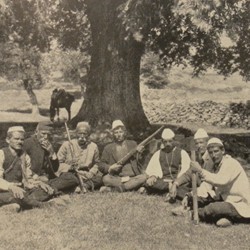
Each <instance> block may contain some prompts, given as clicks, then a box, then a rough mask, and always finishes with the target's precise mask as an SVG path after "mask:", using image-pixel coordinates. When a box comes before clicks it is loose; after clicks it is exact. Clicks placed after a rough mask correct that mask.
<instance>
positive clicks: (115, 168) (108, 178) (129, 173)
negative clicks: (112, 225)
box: [99, 120, 146, 192]
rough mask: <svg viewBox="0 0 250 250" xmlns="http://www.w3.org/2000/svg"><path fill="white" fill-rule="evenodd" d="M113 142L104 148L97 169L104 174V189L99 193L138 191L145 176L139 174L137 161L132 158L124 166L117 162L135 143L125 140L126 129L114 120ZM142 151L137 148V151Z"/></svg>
mask: <svg viewBox="0 0 250 250" xmlns="http://www.w3.org/2000/svg"><path fill="white" fill-rule="evenodd" d="M112 132H113V136H114V142H113V143H110V144H108V145H106V146H105V148H104V150H103V153H102V157H101V162H100V163H99V169H100V171H101V172H102V173H104V174H106V175H105V176H104V177H103V183H104V185H105V186H104V187H101V189H100V191H101V192H107V191H118V192H124V191H130V190H136V189H138V188H139V187H140V186H141V185H142V184H143V183H144V182H145V180H146V175H145V174H142V173H141V170H140V168H139V166H138V164H137V160H136V158H135V157H134V156H132V157H131V158H130V159H129V160H128V161H127V162H126V163H125V164H124V165H121V164H119V161H120V160H121V159H122V158H123V157H124V156H125V155H127V154H128V153H129V152H130V151H131V150H133V149H135V148H136V147H137V143H136V142H135V141H132V140H127V139H126V128H125V126H124V124H123V123H122V121H120V120H115V121H113V123H112ZM141 150H142V149H140V148H138V151H141Z"/></svg>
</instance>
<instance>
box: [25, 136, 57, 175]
mask: <svg viewBox="0 0 250 250" xmlns="http://www.w3.org/2000/svg"><path fill="white" fill-rule="evenodd" d="M24 151H26V152H27V154H28V155H29V156H30V159H31V170H32V171H33V172H34V173H35V174H37V175H39V176H41V175H47V176H48V177H49V178H50V179H51V178H54V177H55V175H54V173H55V172H56V171H57V170H58V167H59V161H58V159H56V160H52V159H49V154H48V152H46V151H45V150H44V149H43V148H42V147H41V145H40V143H39V141H38V140H37V138H36V137H35V136H31V137H30V138H28V139H26V140H25V141H24ZM52 169H53V170H52Z"/></svg>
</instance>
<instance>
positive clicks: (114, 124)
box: [112, 120, 125, 130]
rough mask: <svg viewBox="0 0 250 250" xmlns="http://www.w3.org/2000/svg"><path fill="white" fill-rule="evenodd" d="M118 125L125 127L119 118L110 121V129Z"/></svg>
mask: <svg viewBox="0 0 250 250" xmlns="http://www.w3.org/2000/svg"><path fill="white" fill-rule="evenodd" d="M118 127H125V126H124V124H123V122H122V121H121V120H115V121H113V123H112V130H113V129H115V128H118Z"/></svg>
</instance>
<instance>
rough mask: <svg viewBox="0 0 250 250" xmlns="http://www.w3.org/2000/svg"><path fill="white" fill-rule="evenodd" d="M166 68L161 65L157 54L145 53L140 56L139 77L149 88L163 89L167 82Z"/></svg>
mask: <svg viewBox="0 0 250 250" xmlns="http://www.w3.org/2000/svg"><path fill="white" fill-rule="evenodd" d="M167 74H168V70H167V69H165V68H164V67H163V66H161V63H160V60H159V58H158V56H156V55H155V54H152V53H147V54H146V55H145V56H144V57H143V58H142V63H141V79H142V82H144V84H145V85H147V86H148V88H150V89H164V88H165V87H166V86H167V85H168V84H169V81H168V77H167Z"/></svg>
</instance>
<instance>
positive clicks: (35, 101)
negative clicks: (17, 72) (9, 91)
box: [23, 79, 40, 115]
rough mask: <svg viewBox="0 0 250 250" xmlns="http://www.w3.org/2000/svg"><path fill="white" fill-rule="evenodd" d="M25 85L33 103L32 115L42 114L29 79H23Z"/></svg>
mask: <svg viewBox="0 0 250 250" xmlns="http://www.w3.org/2000/svg"><path fill="white" fill-rule="evenodd" d="M23 85H24V89H25V90H26V91H27V94H28V96H29V98H30V103H31V105H32V115H40V112H39V108H38V101H37V97H36V94H35V93H34V91H33V89H32V86H31V84H30V83H29V79H25V80H23Z"/></svg>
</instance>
